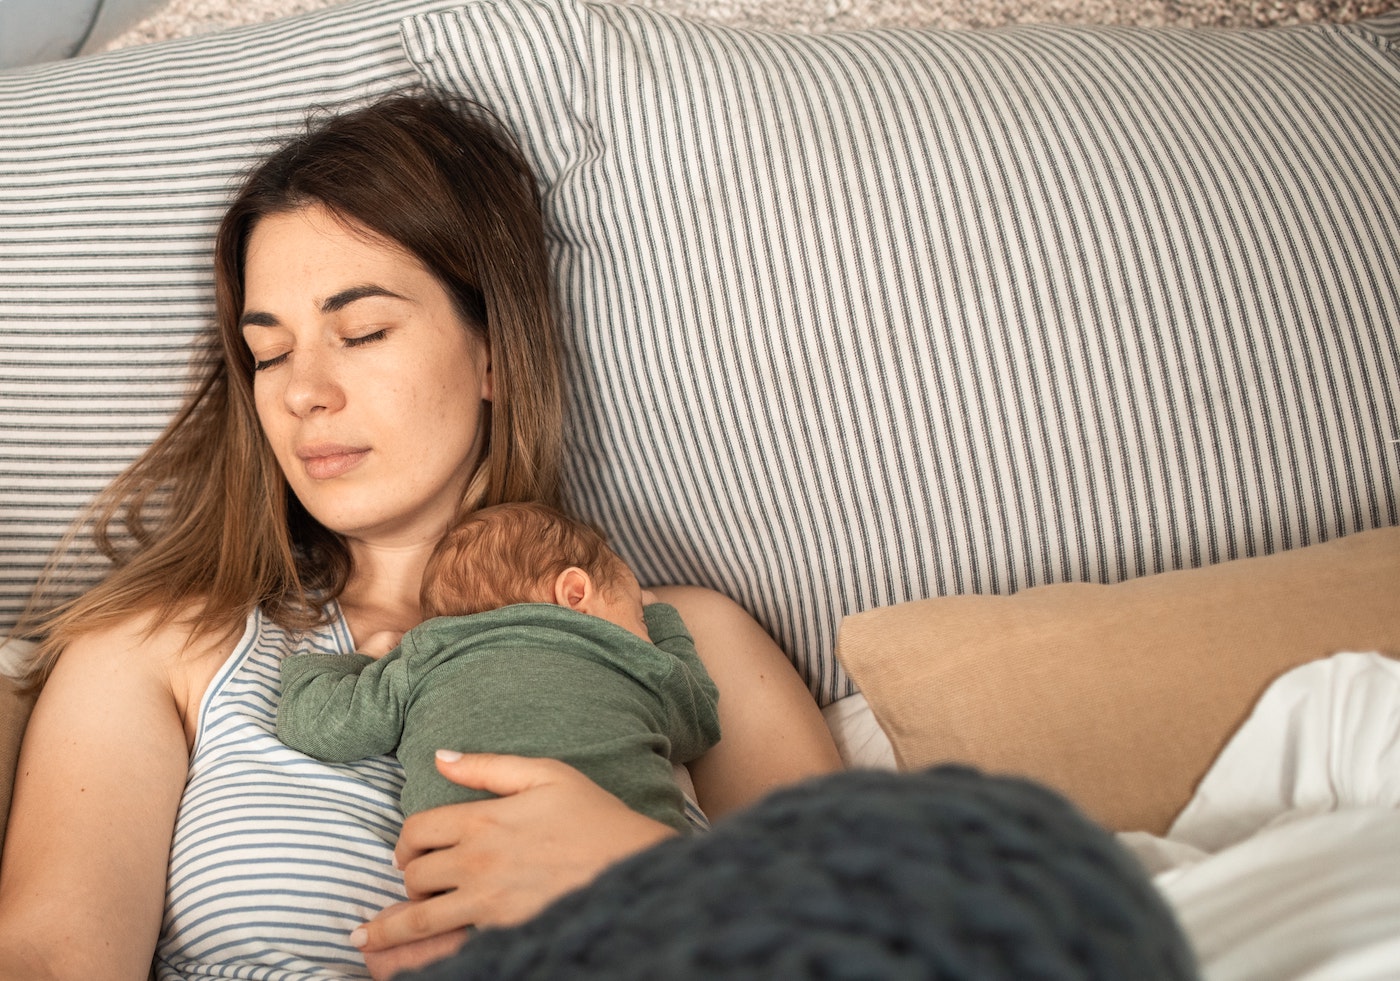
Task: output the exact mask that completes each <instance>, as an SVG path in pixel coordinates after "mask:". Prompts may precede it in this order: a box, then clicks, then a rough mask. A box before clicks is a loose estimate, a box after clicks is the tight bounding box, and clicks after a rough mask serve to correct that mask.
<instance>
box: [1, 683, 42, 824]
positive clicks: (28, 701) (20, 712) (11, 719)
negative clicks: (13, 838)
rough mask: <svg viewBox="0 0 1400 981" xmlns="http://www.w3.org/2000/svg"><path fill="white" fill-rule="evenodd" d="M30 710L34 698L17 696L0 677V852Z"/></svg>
mask: <svg viewBox="0 0 1400 981" xmlns="http://www.w3.org/2000/svg"><path fill="white" fill-rule="evenodd" d="M33 707H34V697H33V696H32V695H27V694H23V693H21V692H20V690H19V688H18V686H17V685H16V684H15V683H14V682H13V681H11V680H10V679H9V678H8V677H7V676H5V675H4V674H0V849H3V846H4V844H5V823H6V821H7V820H8V819H9V816H10V791H11V789H12V788H13V786H14V782H15V763H16V761H17V760H18V759H19V743H20V740H21V739H22V738H23V737H24V725H25V723H26V722H28V721H29V710H30V709H31V708H33Z"/></svg>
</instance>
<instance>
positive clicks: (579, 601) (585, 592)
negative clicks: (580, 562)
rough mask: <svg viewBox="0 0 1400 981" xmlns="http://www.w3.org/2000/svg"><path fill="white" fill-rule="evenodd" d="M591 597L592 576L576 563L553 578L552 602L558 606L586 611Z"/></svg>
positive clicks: (591, 601) (592, 595)
mask: <svg viewBox="0 0 1400 981" xmlns="http://www.w3.org/2000/svg"><path fill="white" fill-rule="evenodd" d="M593 597H594V591H593V578H592V577H591V576H589V574H588V573H586V572H584V571H583V570H582V569H580V568H579V567H578V566H576V565H571V566H569V567H568V568H567V569H565V570H564V571H563V572H561V573H559V575H557V576H556V577H555V578H554V602H555V603H556V604H558V605H559V606H566V607H568V608H569V609H571V610H580V611H582V612H584V613H587V612H588V608H589V607H590V606H591V605H592V603H593Z"/></svg>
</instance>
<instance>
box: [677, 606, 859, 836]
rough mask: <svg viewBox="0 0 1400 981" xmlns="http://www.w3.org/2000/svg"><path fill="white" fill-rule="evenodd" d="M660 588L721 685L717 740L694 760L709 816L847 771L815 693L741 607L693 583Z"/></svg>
mask: <svg viewBox="0 0 1400 981" xmlns="http://www.w3.org/2000/svg"><path fill="white" fill-rule="evenodd" d="M655 593H656V596H657V598H658V599H659V600H661V602H663V603H670V604H671V605H672V606H674V607H675V608H676V610H677V611H678V612H679V613H680V615H681V619H682V620H684V621H685V625H686V626H687V627H688V628H689V629H690V633H691V636H692V637H694V638H695V649H696V652H697V653H698V654H699V655H700V660H701V661H703V662H704V664H705V668H706V670H708V671H709V672H710V677H711V678H713V679H714V682H715V685H716V686H717V687H718V688H719V693H720V697H719V724H720V733H721V736H720V741H719V745H717V746H715V747H714V748H713V749H711V750H710V751H709V752H708V753H706V754H705V755H704V756H702V757H700V759H698V760H696V761H695V762H694V763H691V764H690V774H691V777H692V779H693V780H694V781H695V793H696V796H697V797H699V798H700V806H701V808H702V809H703V810H704V811H705V813H706V814H707V815H708V816H709V817H710V818H711V819H714V818H719V817H723V816H724V815H725V814H728V813H729V812H731V811H734V810H737V809H738V808H741V807H744V806H746V805H748V804H752V803H753V802H754V801H756V800H758V799H759V798H760V797H762V796H763V795H764V794H766V793H768V791H770V790H773V789H775V788H777V787H781V786H784V785H786V784H790V783H795V782H797V781H799V780H802V779H804V778H806V777H811V776H816V775H817V774H821V773H830V772H832V771H835V770H839V769H841V755H840V753H838V752H837V750H836V744H835V742H833V741H832V738H831V731H830V730H829V729H827V727H826V721H825V720H824V719H823V718H822V714H821V710H820V709H819V708H818V707H817V703H816V701H815V700H814V699H813V698H812V694H811V692H809V691H808V690H807V686H806V685H805V684H804V683H803V681H802V679H801V678H800V677H799V676H798V674H797V671H796V669H794V668H793V666H792V663H791V662H790V661H788V659H787V658H786V657H785V656H784V655H783V652H782V651H781V650H780V649H779V648H778V645H777V644H775V643H774V642H773V639H772V638H771V637H769V636H768V634H767V633H765V632H764V630H763V628H762V627H760V626H759V625H758V624H757V623H756V622H755V621H754V619H753V618H752V617H751V616H749V614H748V613H747V612H746V611H745V610H744V608H743V607H741V606H739V604H738V603H735V602H734V601H733V600H731V599H729V598H728V597H726V596H722V595H720V594H719V593H716V592H714V591H712V590H708V589H700V588H697V587H694V586H665V587H657V588H656V589H655Z"/></svg>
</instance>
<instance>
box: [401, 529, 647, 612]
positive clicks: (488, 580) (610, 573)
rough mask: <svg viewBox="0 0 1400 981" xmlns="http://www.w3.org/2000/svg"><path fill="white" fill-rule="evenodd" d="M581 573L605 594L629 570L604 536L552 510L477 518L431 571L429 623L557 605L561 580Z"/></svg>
mask: <svg viewBox="0 0 1400 981" xmlns="http://www.w3.org/2000/svg"><path fill="white" fill-rule="evenodd" d="M570 566H577V567H578V568H580V569H582V570H583V571H584V572H586V573H588V575H589V577H590V578H592V580H593V582H594V585H596V586H597V587H598V588H599V589H602V590H612V589H615V588H617V586H618V585H619V584H620V583H621V580H622V576H623V573H624V571H625V570H626V568H627V566H626V565H625V563H624V562H623V561H622V559H621V558H620V557H619V556H618V555H617V553H616V552H614V551H613V550H612V549H611V548H609V547H608V543H607V539H606V538H604V536H603V533H602V532H601V531H599V530H598V529H597V528H594V527H593V526H592V525H589V524H587V523H586V522H583V521H579V520H577V519H575V518H571V517H569V516H568V515H565V514H563V513H561V512H560V511H557V510H555V509H554V508H552V507H549V506H547V505H544V504H536V503H510V504H497V505H494V506H492V507H487V508H481V509H480V510H477V511H473V512H472V513H471V514H469V515H468V516H467V517H466V518H464V519H463V520H462V521H460V522H459V523H458V524H456V525H455V526H453V527H452V528H450V529H449V530H448V532H447V534H446V535H444V536H443V538H442V541H440V542H439V543H438V545H437V548H436V549H434V550H433V554H432V556H431V557H430V558H429V559H428V565H427V568H425V569H424V571H423V590H422V594H421V597H420V600H421V603H422V607H423V616H424V617H439V616H469V615H470V614H473V613H482V612H485V611H486V610H495V609H499V608H500V607H503V606H509V605H510V604H512V603H552V602H554V594H553V586H554V580H555V579H556V578H557V577H558V575H559V573H561V572H563V571H564V570H565V569H567V568H569V567H570Z"/></svg>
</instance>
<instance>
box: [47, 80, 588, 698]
mask: <svg viewBox="0 0 1400 981" xmlns="http://www.w3.org/2000/svg"><path fill="white" fill-rule="evenodd" d="M313 204H316V205H321V206H323V207H324V208H326V209H327V210H328V211H330V212H331V213H332V214H334V215H335V216H336V217H338V218H339V219H341V220H342V221H344V222H346V224H347V225H348V226H349V227H352V228H361V229H365V230H367V231H369V232H371V233H373V234H375V235H378V236H381V237H383V238H386V239H388V240H390V241H393V242H395V243H397V244H398V245H400V246H402V247H403V248H404V249H406V250H407V251H408V252H410V253H411V254H412V255H414V256H415V257H416V258H417V259H418V260H419V261H420V262H422V263H423V265H424V266H425V267H426V268H427V269H428V270H429V271H430V272H431V273H432V274H433V275H434V276H435V277H436V278H437V279H438V281H439V282H440V283H441V284H442V285H443V287H444V288H445V289H446V291H447V293H448V294H449V296H451V298H452V300H453V302H454V304H455V306H456V308H457V312H458V313H459V315H460V316H461V318H462V320H463V322H464V323H465V324H466V325H467V328H468V329H470V330H473V331H476V332H477V333H478V334H480V335H481V336H483V337H484V338H485V339H486V341H487V345H488V349H489V353H490V359H491V374H492V401H491V403H490V404H489V406H483V415H484V419H485V421H484V425H485V427H486V428H485V432H484V434H483V435H484V442H483V446H482V457H481V463H480V465H479V468H478V471H477V473H476V475H475V476H474V478H473V479H472V481H471V482H470V484H469V486H468V488H467V491H466V495H465V498H464V500H463V501H462V513H466V512H469V511H471V510H472V509H474V508H477V507H483V506H487V505H491V504H497V503H501V502H506V501H544V502H546V503H550V504H555V503H557V501H558V496H559V470H560V457H561V452H562V439H563V437H562V395H561V383H560V378H559V365H558V343H557V339H556V336H555V325H554V318H553V313H552V305H551V301H550V294H549V284H548V268H547V259H546V251H545V242H544V223H543V218H542V216H541V209H540V198H539V191H538V188H537V187H536V184H535V180H534V177H533V175H532V173H531V172H530V169H529V166H528V165H527V164H526V163H525V161H524V159H523V157H522V156H521V154H520V152H519V150H518V149H517V148H516V147H515V145H514V144H513V142H512V141H511V140H510V139H509V138H508V137H507V136H505V135H504V134H503V133H502V132H501V131H500V129H499V128H498V127H497V126H496V124H495V123H494V122H493V121H492V120H491V119H490V117H489V116H488V115H487V114H486V113H485V111H484V110H482V109H480V108H479V107H476V106H474V105H472V104H468V103H464V102H460V101H456V100H450V99H448V98H446V97H444V96H440V95H437V94H432V93H427V92H412V93H398V94H395V95H393V96H390V97H387V98H384V99H381V100H379V101H377V102H374V103H372V104H370V105H367V106H364V107H361V108H357V109H352V110H349V111H346V112H341V113H337V114H327V115H321V116H319V117H318V118H313V119H312V120H311V121H310V122H309V123H308V125H307V127H306V129H305V131H304V132H303V133H302V134H301V135H300V136H298V137H296V138H294V139H292V140H290V141H288V142H287V143H285V144H283V145H282V146H281V147H280V148H279V149H278V150H276V151H275V152H274V153H272V154H271V155H270V156H268V157H267V158H265V159H264V160H263V161H262V162H261V163H260V164H258V165H257V166H256V167H255V168H254V169H253V170H252V171H251V172H250V173H249V174H248V176H247V177H246V178H245V180H244V181H243V183H242V185H241V187H240V189H239V191H238V193H237V194H236V196H235V197H234V200H233V203H232V204H231V205H230V207H229V209H228V211H227V212H226V213H225V215H224V218H223V221H222V223H221V224H220V226H219V230H218V235H217V239H216V242H215V250H214V268H215V328H216V335H215V337H214V338H213V339H212V341H211V345H210V350H209V356H208V357H207V358H205V359H203V361H202V366H201V367H200V368H199V369H198V380H197V384H196V386H195V389H194V392H193V394H192V395H191V396H190V397H189V398H188V399H187V400H186V402H185V404H184V405H183V406H182V407H181V409H180V410H179V412H178V413H177V414H176V416H175V418H174V419H173V420H172V421H171V423H170V425H169V426H168V427H167V428H166V430H165V432H164V433H162V435H161V436H160V437H159V438H158V439H157V440H156V441H155V442H154V443H153V444H152V445H151V447H150V448H149V449H148V450H147V451H146V452H145V453H144V454H143V455H142V456H141V457H140V458H139V459H138V460H137V461H136V462H135V463H134V464H132V466H131V467H129V468H128V469H127V470H126V471H125V472H124V473H123V474H121V476H119V477H118V478H117V479H116V480H115V481H114V482H113V483H112V484H111V485H110V487H108V488H107V489H106V490H105V491H104V492H103V493H102V494H101V495H99V496H98V498H97V500H96V501H95V502H94V504H93V506H92V509H91V511H90V512H89V515H88V516H87V518H86V519H85V521H84V523H83V526H84V527H91V530H92V535H93V537H94V540H95V542H96V545H97V548H98V549H99V551H101V552H102V554H103V555H105V556H106V557H107V559H108V560H110V562H111V569H110V571H109V573H108V574H107V576H106V577H105V578H104V579H103V581H102V582H101V583H100V584H98V585H97V586H96V587H95V588H93V589H91V590H89V591H87V592H86V593H84V594H82V595H81V596H79V597H78V598H76V599H72V600H68V601H66V602H61V603H58V604H56V605H52V606H51V607H50V608H48V609H45V608H44V606H43V603H42V600H41V599H40V600H36V603H35V604H34V605H32V606H31V611H30V614H29V616H28V617H27V619H26V624H25V628H24V632H25V633H26V634H29V635H37V636H39V637H40V638H41V644H40V649H39V652H38V657H37V659H36V668H35V672H34V673H35V677H36V680H37V679H39V678H42V677H43V676H44V675H45V674H46V673H47V671H48V670H49V668H50V667H51V666H52V663H53V660H54V659H55V658H56V657H57V655H58V652H59V651H60V650H62V648H63V647H64V646H66V645H67V644H68V643H69V642H70V641H71V640H73V639H74V638H75V637H78V636H80V635H82V634H83V633H86V632H88V631H90V630H92V629H95V628H97V627H101V626H107V625H112V624H115V623H118V622H120V621H123V620H126V619H128V618H130V617H131V616H132V615H133V614H135V613H145V612H149V613H151V614H153V619H152V621H151V622H152V624H153V625H155V626H159V625H161V624H165V623H169V622H171V621H172V620H174V619H176V618H183V619H184V620H187V621H188V622H189V624H190V626H191V629H192V631H193V630H194V629H195V628H196V626H197V627H198V630H199V631H200V632H208V633H211V634H212V633H214V632H215V631H218V632H229V631H232V630H234V629H236V628H237V626H238V625H239V624H240V623H241V622H242V620H243V619H244V618H245V617H246V616H247V614H248V612H249V611H250V610H251V609H252V608H254V607H256V606H261V607H262V608H263V610H264V612H265V613H267V614H268V615H269V616H270V617H272V618H273V619H274V620H275V621H277V622H278V623H281V624H283V625H284V626H287V627H289V628H306V627H309V626H312V625H313V624H315V623H317V622H320V621H321V620H322V619H323V617H324V612H323V611H324V608H325V602H326V601H327V600H329V599H333V598H335V597H337V596H339V595H340V593H341V592H342V590H343V589H344V588H345V585H346V583H347V581H348V580H349V577H350V574H351V568H350V555H349V552H348V550H347V548H346V546H345V543H344V542H343V540H342V539H341V538H340V537H339V536H338V535H336V534H335V533H334V532H331V531H330V530H328V529H326V528H325V527H323V526H322V525H320V524H319V523H318V522H317V521H316V520H315V519H314V518H312V517H311V516H310V515H309V514H307V512H306V511H305V510H304V509H303V508H302V507H301V505H300V503H299V502H298V501H297V500H296V497H295V495H294V494H292V492H291V490H290V489H289V488H288V485H287V483H286V480H285V479H284V478H283V476H282V472H281V470H280V468H279V467H278V465H277V462H276V460H275V458H274V457H273V455H272V452H271V450H270V448H269V447H268V445H267V442H266V440H265V439H264V438H263V435H262V430H261V427H260V425H259V422H258V417H257V413H256V411H255V409H254V404H253V382H252V379H253V358H252V356H251V354H250V353H249V351H248V349H247V347H246V346H245V344H244V342H243V337H242V333H241V331H240V329H239V323H238V321H239V318H240V316H241V315H242V313H243V289H244V282H243V278H244V260H245V255H246V251H247V244H248V239H249V236H250V235H251V234H252V231H253V229H254V227H255V226H256V225H257V223H258V222H259V221H260V220H261V219H263V218H265V217H267V216H269V215H274V214H285V213H288V212H292V211H296V210H298V209H300V208H303V207H306V206H308V205H313ZM43 592H44V590H43V589H42V587H41V590H40V592H39V593H36V596H42V595H43Z"/></svg>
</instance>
